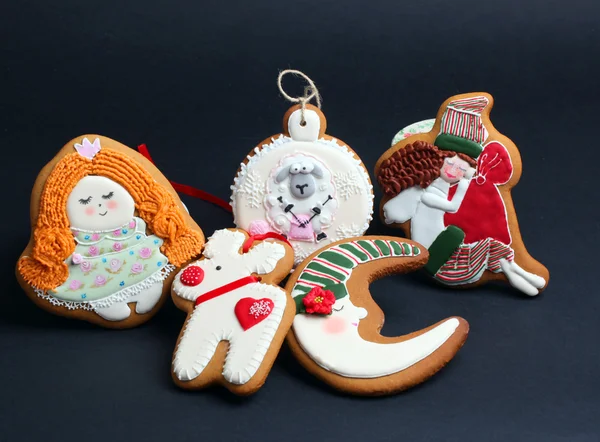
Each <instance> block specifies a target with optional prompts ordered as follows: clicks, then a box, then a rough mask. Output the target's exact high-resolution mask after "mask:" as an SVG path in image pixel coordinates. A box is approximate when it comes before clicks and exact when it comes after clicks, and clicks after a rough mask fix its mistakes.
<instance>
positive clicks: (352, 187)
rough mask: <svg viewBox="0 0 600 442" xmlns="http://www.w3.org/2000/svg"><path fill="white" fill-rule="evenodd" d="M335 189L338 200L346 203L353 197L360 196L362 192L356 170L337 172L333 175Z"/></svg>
mask: <svg viewBox="0 0 600 442" xmlns="http://www.w3.org/2000/svg"><path fill="white" fill-rule="evenodd" d="M333 179H334V182H335V188H336V189H337V191H338V194H339V196H340V198H343V199H344V200H345V201H347V200H348V199H349V198H350V197H351V196H353V195H361V194H362V193H363V191H364V189H363V187H362V186H361V183H360V177H359V176H358V174H357V173H356V170H349V171H348V172H345V173H344V172H338V173H336V174H335V175H334V178H333Z"/></svg>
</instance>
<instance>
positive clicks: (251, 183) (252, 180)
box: [238, 170, 266, 209]
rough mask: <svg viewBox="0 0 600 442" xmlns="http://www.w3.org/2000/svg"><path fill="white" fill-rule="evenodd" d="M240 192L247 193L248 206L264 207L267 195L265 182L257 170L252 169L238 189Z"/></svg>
mask: <svg viewBox="0 0 600 442" xmlns="http://www.w3.org/2000/svg"><path fill="white" fill-rule="evenodd" d="M238 193H239V194H241V195H245V199H246V206H247V207H251V208H254V209H256V208H258V207H262V204H263V199H264V197H265V193H266V191H265V182H264V181H263V180H262V178H261V176H260V174H259V173H258V172H256V171H255V170H252V171H250V173H248V176H247V177H246V179H245V180H244V185H243V186H241V187H240V188H239V189H238Z"/></svg>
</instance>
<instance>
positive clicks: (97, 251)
mask: <svg viewBox="0 0 600 442" xmlns="http://www.w3.org/2000/svg"><path fill="white" fill-rule="evenodd" d="M88 253H89V254H90V256H98V255H99V254H100V249H98V247H96V246H90V248H89V249H88Z"/></svg>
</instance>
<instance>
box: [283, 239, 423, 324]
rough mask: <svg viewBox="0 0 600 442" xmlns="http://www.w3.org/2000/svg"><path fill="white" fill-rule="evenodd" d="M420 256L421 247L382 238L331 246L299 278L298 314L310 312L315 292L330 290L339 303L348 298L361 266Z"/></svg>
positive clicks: (295, 298) (295, 287)
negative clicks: (311, 295)
mask: <svg viewBox="0 0 600 442" xmlns="http://www.w3.org/2000/svg"><path fill="white" fill-rule="evenodd" d="M420 253H421V251H420V250H419V248H418V247H417V246H413V245H412V244H409V243H406V242H403V241H394V240H387V239H381V238H378V239H354V240H347V242H344V243H339V244H337V245H334V246H331V247H329V248H327V249H325V250H323V251H322V252H321V253H319V254H318V255H317V256H315V257H314V258H313V259H312V260H310V262H308V264H306V266H305V268H304V269H303V270H302V272H301V273H300V275H299V276H298V279H297V280H296V284H294V288H293V289H292V293H297V292H300V293H298V294H297V295H296V296H294V302H295V303H296V313H297V314H298V313H306V307H305V305H304V298H306V296H308V295H309V293H310V292H311V291H312V290H314V289H321V290H328V291H330V292H332V293H333V295H334V296H335V299H336V300H337V299H341V298H343V297H345V296H348V289H347V288H346V282H347V281H348V279H349V278H350V276H351V275H352V270H353V269H354V268H355V267H356V266H358V265H359V264H361V263H365V262H369V261H372V260H375V259H381V258H386V257H392V256H418V255H419V254H420ZM317 302H320V301H317ZM329 313H331V312H329ZM329 313H321V314H329ZM316 314H318V313H316Z"/></svg>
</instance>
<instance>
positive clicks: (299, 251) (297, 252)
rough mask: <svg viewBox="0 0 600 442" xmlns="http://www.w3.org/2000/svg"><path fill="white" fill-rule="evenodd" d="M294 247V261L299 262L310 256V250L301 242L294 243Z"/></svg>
mask: <svg viewBox="0 0 600 442" xmlns="http://www.w3.org/2000/svg"><path fill="white" fill-rule="evenodd" d="M292 247H293V249H294V261H295V262H296V263H298V264H299V263H301V262H302V261H304V260H305V259H306V258H308V257H309V255H310V252H308V251H306V250H305V249H304V248H303V247H301V246H300V244H299V243H294V244H293V246H292Z"/></svg>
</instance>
